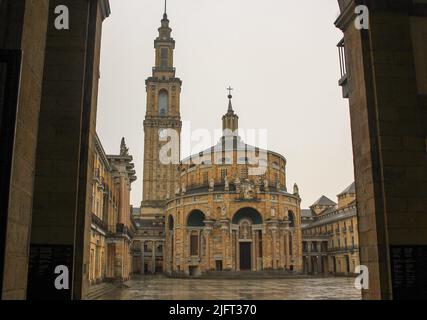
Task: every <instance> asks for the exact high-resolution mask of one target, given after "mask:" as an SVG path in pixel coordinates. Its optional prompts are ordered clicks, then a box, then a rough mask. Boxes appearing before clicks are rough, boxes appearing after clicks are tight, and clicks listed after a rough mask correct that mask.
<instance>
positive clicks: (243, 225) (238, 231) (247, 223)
mask: <svg viewBox="0 0 427 320" xmlns="http://www.w3.org/2000/svg"><path fill="white" fill-rule="evenodd" d="M262 224H263V219H262V216H261V214H260V213H259V212H258V210H256V209H254V208H251V207H246V208H241V209H239V210H238V211H237V212H236V213H235V214H234V215H233V218H232V225H233V228H232V229H233V231H232V232H233V236H232V239H233V252H234V254H233V256H234V266H235V270H236V271H245V270H248V271H249V270H251V271H256V270H261V269H262Z"/></svg>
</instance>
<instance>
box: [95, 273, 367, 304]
mask: <svg viewBox="0 0 427 320" xmlns="http://www.w3.org/2000/svg"><path fill="white" fill-rule="evenodd" d="M353 283H354V279H353V278H341V277H338V278H336V277H328V278H295V279H294V278H287V279H250V280H241V279H239V280H226V279H170V278H166V277H148V278H138V279H135V280H131V281H128V282H126V284H125V285H124V286H123V287H122V288H117V289H115V290H113V291H111V292H110V293H106V294H104V295H103V296H101V297H100V298H99V299H101V300H325V299H332V300H360V299H361V294H360V291H359V290H357V289H355V288H354V284H353Z"/></svg>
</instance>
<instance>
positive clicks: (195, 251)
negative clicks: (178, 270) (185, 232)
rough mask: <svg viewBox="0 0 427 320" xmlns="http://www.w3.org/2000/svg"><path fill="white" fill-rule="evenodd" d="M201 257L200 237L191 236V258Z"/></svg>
mask: <svg viewBox="0 0 427 320" xmlns="http://www.w3.org/2000/svg"><path fill="white" fill-rule="evenodd" d="M198 255H199V236H198V235H197V234H192V235H191V236H190V256H198Z"/></svg>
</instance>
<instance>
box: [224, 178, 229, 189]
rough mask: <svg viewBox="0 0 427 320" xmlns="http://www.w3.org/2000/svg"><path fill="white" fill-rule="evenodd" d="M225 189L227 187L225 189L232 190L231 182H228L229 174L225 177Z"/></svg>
mask: <svg viewBox="0 0 427 320" xmlns="http://www.w3.org/2000/svg"><path fill="white" fill-rule="evenodd" d="M224 184H225V185H224V189H225V191H228V190H230V183H229V182H228V177H227V176H225V178H224Z"/></svg>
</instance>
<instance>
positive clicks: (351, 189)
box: [338, 182, 356, 197]
mask: <svg viewBox="0 0 427 320" xmlns="http://www.w3.org/2000/svg"><path fill="white" fill-rule="evenodd" d="M354 193H356V184H355V183H354V182H353V183H352V184H351V185H349V186H348V187H347V188H346V189H345V190H344V191H343V192H341V193H340V194H339V195H338V197H339V196H342V195H344V194H354Z"/></svg>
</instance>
